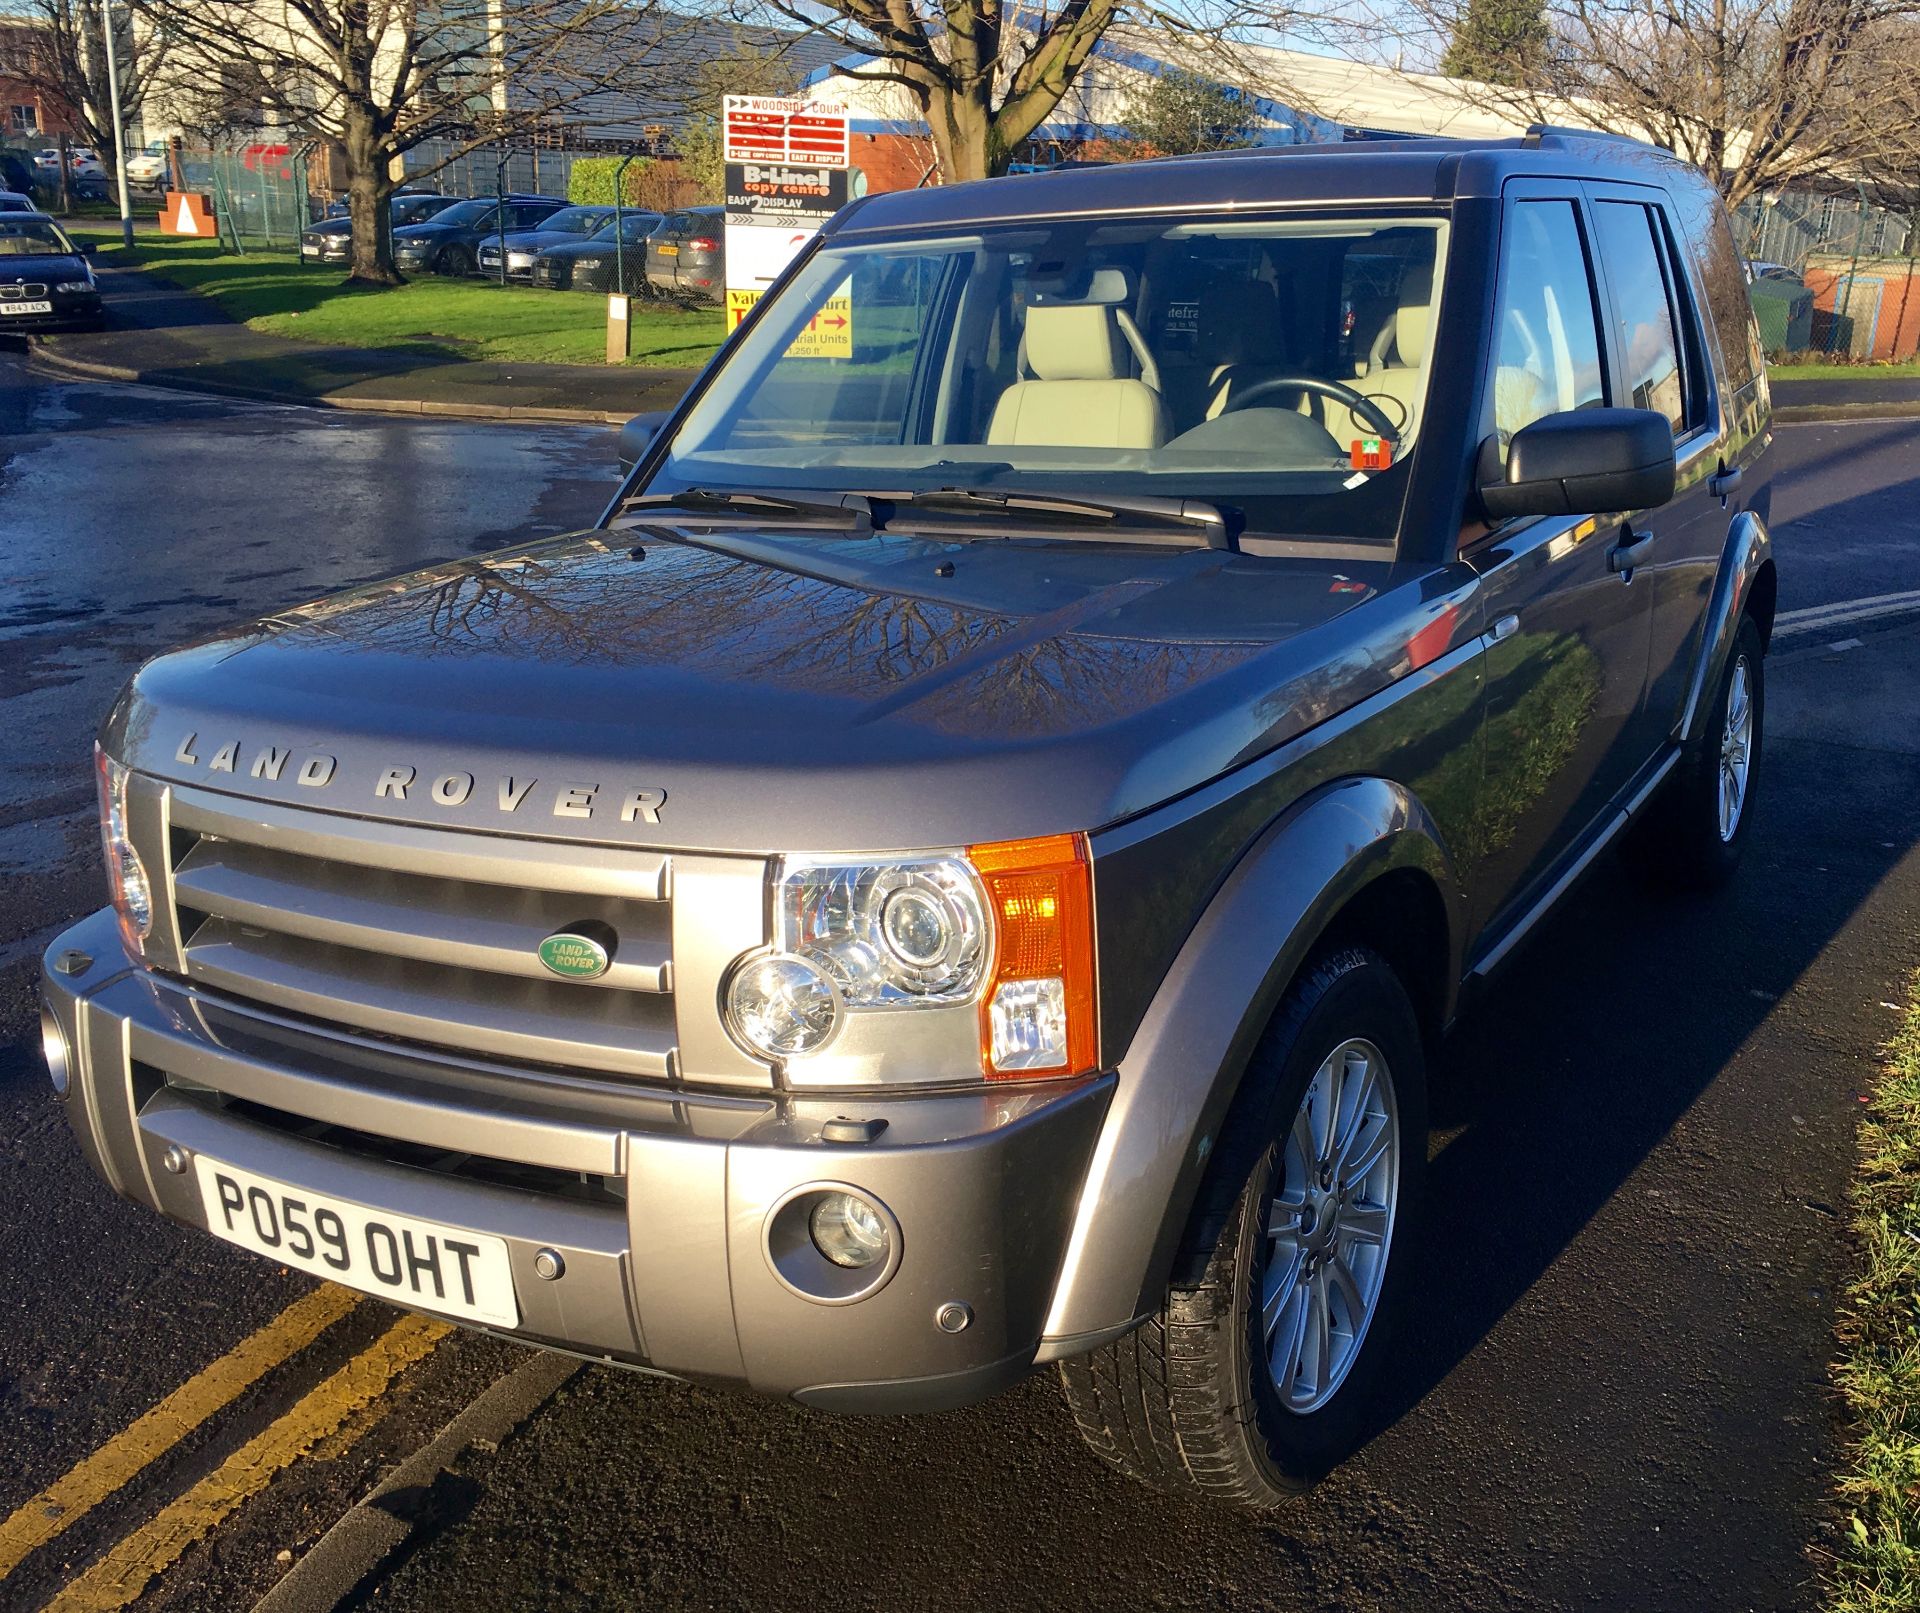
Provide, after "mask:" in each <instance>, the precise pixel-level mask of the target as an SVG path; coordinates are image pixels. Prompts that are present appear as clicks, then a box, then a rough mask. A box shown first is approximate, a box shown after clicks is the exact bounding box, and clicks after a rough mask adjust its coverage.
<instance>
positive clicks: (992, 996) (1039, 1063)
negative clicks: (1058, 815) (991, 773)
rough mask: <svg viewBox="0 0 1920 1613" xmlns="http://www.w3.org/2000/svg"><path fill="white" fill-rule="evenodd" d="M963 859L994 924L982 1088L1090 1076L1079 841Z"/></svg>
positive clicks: (1088, 957) (991, 850)
mask: <svg viewBox="0 0 1920 1613" xmlns="http://www.w3.org/2000/svg"><path fill="white" fill-rule="evenodd" d="M967 856H968V860H969V861H970V862H971V863H972V864H973V866H974V868H975V870H976V871H977V872H978V873H979V875H980V879H981V882H982V883H983V884H984V885H985V886H986V889H987V900H988V904H989V907H990V908H991V910H992V913H993V919H994V956H993V967H992V970H991V972H990V974H989V976H988V980H987V989H986V991H985V993H984V994H983V996H982V998H981V1009H980V1041H981V1067H982V1069H983V1070H984V1072H985V1074H986V1075H987V1077H988V1079H989V1080H994V1079H1000V1080H1006V1079H1012V1078H1015V1077H1032V1076H1058V1075H1081V1074H1084V1073H1085V1072H1087V1071H1089V1070H1091V1069H1093V1068H1095V1066H1096V1065H1097V1063H1098V1059H1099V1051H1098V1034H1097V1029H1098V1028H1097V1025H1096V1022H1095V1019H1094V1011H1095V993H1094V961H1093V870H1092V865H1091V863H1090V862H1089V860H1088V856H1087V846H1086V840H1085V837H1084V836H1081V835H1048V836H1045V837H1043V838H1040V839H1035V840H1010V841H999V842H995V843H994V844H991V845H985V846H973V847H970V848H969V849H968V852H967Z"/></svg>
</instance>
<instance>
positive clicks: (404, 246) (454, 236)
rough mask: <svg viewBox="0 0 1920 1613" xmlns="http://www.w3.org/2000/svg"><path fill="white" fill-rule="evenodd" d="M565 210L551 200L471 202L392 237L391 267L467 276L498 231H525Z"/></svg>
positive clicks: (515, 198)
mask: <svg viewBox="0 0 1920 1613" xmlns="http://www.w3.org/2000/svg"><path fill="white" fill-rule="evenodd" d="M566 205H567V204H566V203H565V202H563V201H561V200H560V199H559V198H558V197H555V196H519V195H516V196H508V197H506V198H505V199H504V200H502V199H500V198H496V197H492V196H475V197H473V198H471V199H469V200H467V201H463V202H458V203H456V204H455V205H454V206H452V207H449V208H447V209H446V210H445V211H444V212H440V213H436V214H435V215H434V216H433V217H432V218H430V219H427V220H425V221H424V222H422V223H419V224H409V225H407V226H406V227H405V228H404V229H398V230H395V231H394V232H393V256H394V261H395V263H397V264H398V265H399V266H400V268H402V269H410V270H420V269H425V270H428V271H430V272H432V273H434V274H448V275H463V274H472V273H473V272H474V270H475V268H476V267H477V266H478V264H479V261H480V256H479V255H480V248H481V246H482V245H483V244H484V243H485V242H486V240H487V238H488V237H489V236H497V235H498V234H499V233H500V232H501V230H502V229H504V230H505V231H506V232H507V233H508V234H512V233H513V232H514V231H516V230H530V229H533V228H534V227H535V226H536V225H538V224H539V223H540V222H541V220H543V219H546V218H550V217H552V216H553V214H555V213H557V212H559V211H560V209H561V208H563V207H565V206H566Z"/></svg>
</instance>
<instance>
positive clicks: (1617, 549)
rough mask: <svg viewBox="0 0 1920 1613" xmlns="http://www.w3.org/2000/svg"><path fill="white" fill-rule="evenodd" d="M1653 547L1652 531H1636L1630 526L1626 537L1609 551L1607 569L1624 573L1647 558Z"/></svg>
mask: <svg viewBox="0 0 1920 1613" xmlns="http://www.w3.org/2000/svg"><path fill="white" fill-rule="evenodd" d="M1652 548H1653V534H1652V533H1651V532H1635V531H1634V530H1633V529H1632V528H1631V527H1629V528H1628V529H1627V535H1626V538H1625V539H1624V540H1623V541H1621V542H1619V543H1616V544H1615V545H1614V546H1613V547H1612V548H1611V549H1609V550H1608V551H1607V569H1608V570H1609V571H1615V572H1619V573H1621V574H1622V575H1624V574H1625V573H1627V572H1629V571H1632V570H1633V568H1634V567H1635V566H1637V565H1639V564H1640V562H1641V561H1642V560H1644V559H1646V558H1647V553H1648V551H1649V550H1650V549H1652Z"/></svg>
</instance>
